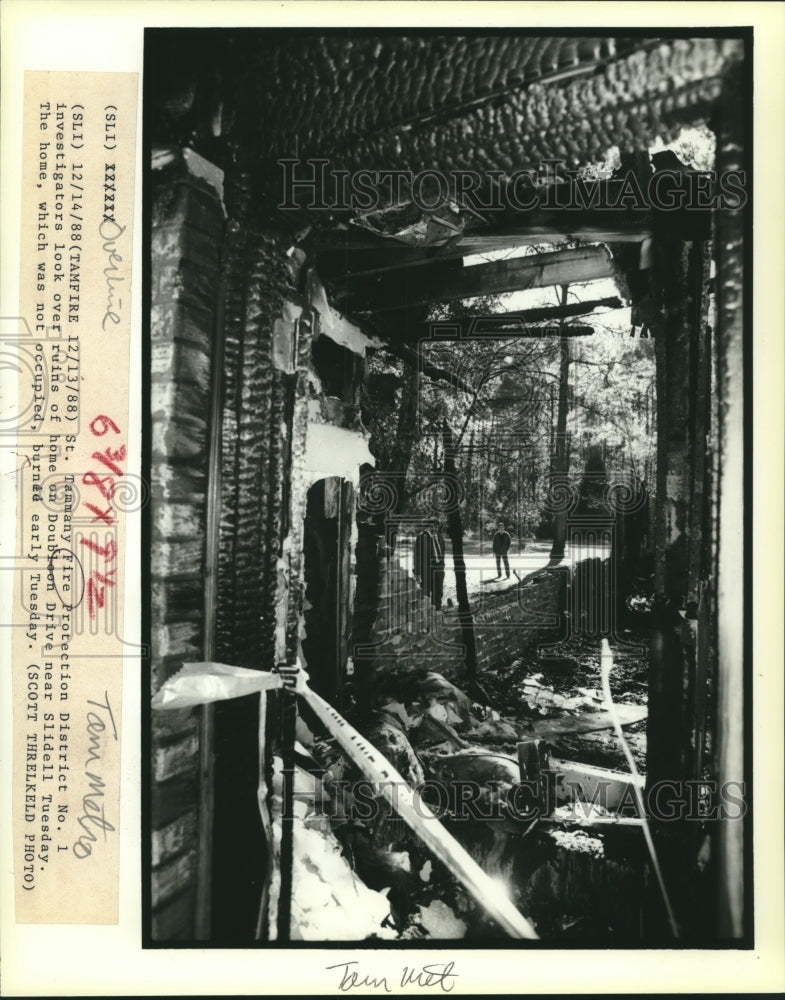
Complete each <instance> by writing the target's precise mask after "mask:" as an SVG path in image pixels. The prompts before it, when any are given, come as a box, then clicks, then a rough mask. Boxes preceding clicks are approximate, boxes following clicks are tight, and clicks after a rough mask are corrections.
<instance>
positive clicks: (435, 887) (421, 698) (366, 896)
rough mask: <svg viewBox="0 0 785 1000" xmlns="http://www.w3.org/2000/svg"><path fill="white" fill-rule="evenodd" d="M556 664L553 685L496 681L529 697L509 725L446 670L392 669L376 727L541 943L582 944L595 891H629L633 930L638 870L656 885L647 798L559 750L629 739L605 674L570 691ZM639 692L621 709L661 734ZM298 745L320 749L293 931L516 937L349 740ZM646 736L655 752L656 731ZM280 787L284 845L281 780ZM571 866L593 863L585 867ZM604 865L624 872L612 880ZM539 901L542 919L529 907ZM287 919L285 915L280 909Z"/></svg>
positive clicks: (307, 797)
mask: <svg viewBox="0 0 785 1000" xmlns="http://www.w3.org/2000/svg"><path fill="white" fill-rule="evenodd" d="M581 660H583V663H584V664H585V659H584V658H583V657H581ZM542 662H543V663H544V664H546V669H548V668H547V661H542ZM598 666H599V665H598ZM550 669H551V677H549V678H546V672H545V670H539V671H536V672H533V673H530V672H527V671H526V668H525V667H524V665H523V663H522V662H521V661H516V662H515V663H513V664H512V665H511V669H510V672H509V675H508V676H507V677H505V678H501V677H495V678H493V679H492V680H493V687H494V689H495V691H494V693H495V695H496V696H497V697H496V698H495V699H494V700H497V698H498V692H499V689H500V687H501V686H502V685H503V684H505V683H506V685H507V687H508V688H509V689H514V690H515V692H516V698H515V700H514V701H513V700H512V699H510V700H509V701H507V703H506V711H505V716H504V717H503V716H502V714H501V713H500V712H499V711H498V710H497V709H494V708H492V707H490V706H488V705H481V704H478V703H477V702H474V701H472V699H471V698H469V697H468V696H467V695H466V694H465V693H464V692H463V691H462V690H461V689H460V688H459V687H458V686H457V685H456V684H454V683H453V682H452V681H450V680H448V679H447V678H446V677H444V676H443V675H442V674H440V673H438V672H435V671H428V670H423V671H421V672H420V673H419V674H414V675H413V674H411V673H407V675H406V677H405V678H400V679H396V678H395V677H394V676H390V675H389V674H388V675H385V677H384V680H383V683H381V684H380V685H379V690H378V692H377V695H378V699H377V703H378V708H377V710H376V711H375V712H373V713H372V714H371V715H370V716H369V717H367V718H366V719H364V720H363V722H364V724H363V726H362V728H363V731H364V734H365V736H366V737H367V738H368V739H369V741H370V742H371V743H372V744H373V745H374V746H375V747H376V748H377V749H378V750H379V751H380V752H382V753H383V754H384V756H385V757H386V758H387V760H389V762H390V763H391V764H392V766H393V767H394V768H395V769H396V770H397V771H398V772H399V773H400V775H401V776H402V777H403V778H404V779H405V781H406V782H407V784H408V785H409V786H410V787H411V788H413V789H415V790H421V793H422V801H423V803H424V804H425V805H427V806H428V807H429V808H430V809H431V810H432V811H433V812H434V813H435V814H436V815H437V816H438V817H439V818H440V820H441V822H442V823H443V825H444V826H445V827H446V828H447V830H448V831H449V832H450V833H451V834H452V836H453V837H454V838H455V839H456V840H457V841H458V842H459V843H460V844H461V845H462V846H463V847H464V848H465V849H466V850H467V851H468V852H469V853H470V855H471V856H472V857H474V859H475V860H476V861H477V862H478V863H479V864H480V866H481V867H482V868H483V869H484V870H485V871H486V873H488V874H489V875H492V876H493V877H494V879H495V881H496V882H497V883H498V886H499V890H500V892H502V893H504V894H505V895H506V896H507V897H508V898H510V899H511V900H512V901H513V902H514V903H515V904H516V905H517V906H518V908H519V909H520V910H521V912H523V913H524V914H526V915H527V916H528V917H529V918H530V919H531V920H532V921H533V922H534V923H535V925H536V926H537V930H538V933H542V932H546V933H548V934H561V933H563V932H565V929H566V928H569V929H570V933H571V935H572V936H575V935H576V934H578V930H577V928H578V927H579V926H583V921H584V920H585V919H588V915H589V912H590V910H591V904H592V900H594V895H595V890H596V889H597V887H598V886H606V883H607V882H608V879H610V880H611V882H613V884H614V885H616V883H617V882H618V883H619V885H621V884H622V883H623V884H624V886H625V889H624V892H622V896H621V897H620V898H621V902H620V904H619V905H620V907H621V910H623V911H624V913H625V917H624V920H627V919H628V917H629V913H628V912H627V909H626V907H627V906H628V904H629V896H630V885H631V884H632V883H631V882H630V880H631V878H632V876H633V872H634V871H637V872H638V874H640V870H639V868H638V869H636V868H635V864H634V863H633V861H631V860H630V859H631V858H632V859H634V858H635V856H636V851H637V849H636V848H635V846H634V841H635V837H634V833H631V831H634V830H635V829H636V828H637V819H636V818H635V815H634V810H633V814H632V815H631V814H630V812H629V810H628V811H627V812H626V813H625V812H624V806H625V804H626V805H629V803H630V802H632V801H633V796H632V794H631V782H632V780H633V779H632V777H631V776H630V775H629V774H628V773H627V772H626V769H625V770H624V772H623V773H614V772H612V771H608V770H606V769H604V768H602V767H597V766H593V765H591V764H590V763H585V762H584V760H585V757H586V756H587V754H585V753H584V754H579V755H578V756H577V757H575V758H573V759H572V760H570V759H566V760H565V759H559V758H557V757H555V756H552V751H553V748H554V742H552V738H554V736H555V741H556V743H558V744H561V743H564V742H565V741H569V740H572V741H573V743H575V741H577V740H579V739H580V740H584V739H585V738H586V737H594V736H596V735H598V733H602V732H607V735H608V738H609V740H612V739H613V737H612V734H611V733H610V732H609V729H610V722H609V720H608V718H607V716H608V712H607V706H605V705H604V704H603V701H602V697H601V694H600V691H599V688H598V686H596V684H592V683H591V682H592V681H593V680H594V681H596V680H597V677H596V676H591V671H590V670H586V669H583V670H579V671H577V677H576V671H574V670H570V671H569V674H570V675H571V676H570V677H567V676H561V677H558V678H557V680H556V682H555V683H554V681H553V679H552V678H553V671H554V670H556V671H557V672H558V671H559V670H561V671H562V673H563V668H562V667H560V666H557V667H555V668H554V667H553V666H551V668H550ZM515 674H517V676H513V675H515ZM484 680H485V678H484ZM548 680H550V683H547V681H548ZM580 681H583V683H582V684H579V683H577V682H580ZM626 686H627V687H629V689H630V691H632V692H633V693H634V694H635V695H637V698H636V700H635V701H633V700H632V699H631V700H630V701H628V702H626V703H624V704H620V705H617V706H616V707H617V711H618V712H619V713H620V714H621V716H622V721H623V722H627V723H628V724H637V725H639V726H640V725H642V726H643V727H645V715H646V710H645V705H641V704H640V702H641V701H642V700H645V699H644V698H643V697H641V695H642V694H644V692H641V690H640V689H639V688H635V687H634V686H632V687H631V686H630V685H629V684H627V685H626ZM636 702H637V703H636ZM497 704H501V700H497ZM298 734H299V736H300V738H301V739H302V740H304V743H298V765H300V766H299V768H298V772H297V779H296V783H295V789H296V790H295V797H296V815H295V820H294V823H295V827H294V841H295V858H296V860H295V871H294V903H293V935H294V936H295V937H299V938H302V939H305V940H320V939H321V940H357V939H360V938H380V939H390V938H409V939H411V938H414V939H427V938H435V939H454V938H459V937H463V936H467V935H468V936H471V937H473V938H474V937H481V938H482V937H484V938H492V937H497V938H498V937H500V933H499V931H498V928H495V927H494V925H493V924H492V922H491V921H490V920H489V919H488V918H487V917H486V916H485V915H484V914H483V913H482V912H481V907H479V906H478V904H477V902H476V901H475V900H473V899H471V898H470V897H469V895H468V894H467V893H466V892H465V890H464V889H463V888H462V887H461V886H460V885H458V883H457V882H456V880H455V879H454V878H453V877H452V876H451V873H450V870H449V866H448V865H446V864H443V863H442V862H439V861H437V860H436V859H434V858H432V857H431V856H430V854H429V851H428V849H427V848H425V847H424V845H423V844H422V842H420V841H419V839H418V837H417V836H416V835H415V834H414V833H413V832H412V831H411V830H410V829H409V828H408V827H407V826H405V825H404V824H403V822H402V821H401V820H400V819H398V818H397V816H396V814H395V812H394V810H393V809H392V807H391V806H390V805H389V803H388V802H387V801H385V800H384V799H383V798H382V797H381V795H380V794H379V789H378V787H376V786H374V785H373V784H372V783H370V782H368V781H364V780H363V777H364V776H363V774H362V773H361V769H360V768H359V767H358V766H357V765H356V764H355V763H353V762H351V761H349V760H347V759H346V756H345V754H344V753H342V751H341V750H340V748H339V747H338V745H337V744H336V742H335V740H334V739H332V738H317V737H314V736H313V735H312V734H311V733H309V732H308V730H307V728H306V727H301V729H300V730H299V731H298ZM641 736H642V740H643V743H642V746H643V750H644V753H645V733H642V734H641ZM589 747H590V748H591V744H590V743H589ZM588 756H589V757H590V756H591V752H589V754H588ZM276 782H278V784H276V786H275V796H274V801H273V822H274V828H275V830H276V838H277V840H276V843H278V842H279V838H280V802H279V801H278V796H279V794H280V789H279V784H280V778H279V776H278V775H276ZM600 786H602V787H603V789H604V790H605V789H607V793H606V792H605V791H604V795H605V798H604V800H602V799H598V797H597V789H598V788H599V787H600ZM617 810H618V812H617ZM609 845H610V846H609ZM629 848H631V849H629ZM566 855H570V856H576V857H580V858H581V859H582V860H581V861H580V862H579V863H577V864H576V863H575V862H573V861H569V860H566V859H565V856H566ZM625 855H626V856H625ZM609 865H610V867H608V866H609ZM597 866H600V867H602V868H608V872H610V874H609V873H608V872H605V874H598V872H597V870H596V869H597ZM565 871H567V872H569V877H568V878H567V882H569V885H565V881H564V880H565V877H566V876H565V875H564V872H565ZM614 880H615V881H614ZM633 881H634V880H633ZM573 883H575V885H573ZM575 886H577V887H578V888H577V889H576V888H575ZM603 891H605V890H604V889H603ZM576 892H577V898H579V899H582V900H583V903H581V905H578V904H576V902H575V898H574V897H575V895H576ZM565 893H567V895H566V896H565ZM273 895H275V894H274V893H273ZM534 900H536V906H535V907H534V909H535V910H536V909H537V908H538V907H539V909H540V911H541V912H540V915H539V917H538V916H536V914H535V913H534V912H533V911H531V910H527V906H534V902H533V901H534ZM622 903H623V905H622ZM274 909H275V907H274V906H272V905H271V908H270V910H271V914H273V913H274ZM617 909H618V908H617ZM621 910H619V912H621ZM576 913H577V914H578V916H576ZM614 914H615V915H614ZM617 918H618V919H617ZM620 919H621V918H619V917H618V912H617V910H614V911H613V913H611V914H610V915H609V916H608V918H607V922H608V927H609V928H612V929H613V933H614V934H616V933H617V932H618V931H619V927H620V925H619V920H620ZM272 922H274V920H273V921H272ZM272 922H271V923H272ZM621 926H623V921H622V924H621ZM295 927H296V931H295V930H294V928H295Z"/></svg>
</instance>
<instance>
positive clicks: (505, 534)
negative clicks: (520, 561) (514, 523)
mask: <svg viewBox="0 0 785 1000" xmlns="http://www.w3.org/2000/svg"><path fill="white" fill-rule="evenodd" d="M511 542H512V539H511V538H510V533H509V531H506V530H505V527H504V521H499V524H498V527H497V530H496V533H495V534H494V536H493V554H494V555H495V556H496V579H497V580H501V578H502V559H503V560H504V569H505V570H506V572H507V579H508V580H509V579H510V560H509V559H508V558H507V553H508V552H509V551H510V543H511Z"/></svg>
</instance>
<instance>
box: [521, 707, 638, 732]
mask: <svg viewBox="0 0 785 1000" xmlns="http://www.w3.org/2000/svg"><path fill="white" fill-rule="evenodd" d="M616 715H617V716H618V718H619V723H620V724H621V725H622V726H631V725H632V724H633V723H634V722H641V721H642V720H643V719H645V718H646V716H647V715H648V710H647V708H646V706H645V705H616ZM601 729H613V717H612V716H611V713H610V712H606V711H600V712H583V713H582V714H581V715H562V716H559V717H557V718H551V719H539V720H538V721H536V722H532V723H531V729H530V730H528V731H527V732H526V736H534V737H536V738H537V739H548V738H549V737H554V736H566V735H567V734H568V733H594V732H597V731H598V730H601Z"/></svg>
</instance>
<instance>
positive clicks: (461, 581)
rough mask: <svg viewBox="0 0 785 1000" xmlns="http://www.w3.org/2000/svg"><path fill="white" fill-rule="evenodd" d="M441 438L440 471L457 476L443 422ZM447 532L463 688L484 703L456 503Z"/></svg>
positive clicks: (486, 700) (450, 438)
mask: <svg viewBox="0 0 785 1000" xmlns="http://www.w3.org/2000/svg"><path fill="white" fill-rule="evenodd" d="M443 441H444V471H445V473H446V474H447V475H448V476H457V470H456V466H455V443H454V440H453V435H452V431H451V430H450V428H449V427H448V425H447V423H446V422H445V424H444V430H443ZM447 533H448V534H449V536H450V542H451V543H452V558H453V567H454V570H455V596H456V598H457V601H458V621H459V623H460V626H461V638H462V639H463V644H464V648H465V650H466V681H467V690H468V691H469V692H470V693H471V694H472V695H473V696H474V697H479V700H481V701H482V702H483V703H484V704H486V705H487V704H489V703H490V699H489V698H488V695H487V693H486V692H485V691H484V690H483V689H482V687H481V686H480V685H479V683H478V681H477V642H476V638H475V634H474V617H473V616H472V609H471V605H470V604H469V592H468V590H467V587H466V562H465V560H464V558H463V519H462V518H461V510H460V507H459V505H458V504H456V505H455V506H454V507H453V508H452V509H451V510H450V512H449V514H448V515H447Z"/></svg>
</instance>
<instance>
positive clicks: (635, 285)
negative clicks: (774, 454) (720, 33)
mask: <svg viewBox="0 0 785 1000" xmlns="http://www.w3.org/2000/svg"><path fill="white" fill-rule="evenodd" d="M745 47H746V42H745V39H744V38H743V37H668V36H665V37H642V36H641V37H638V36H632V35H630V36H618V37H616V36H614V37H611V36H605V37H600V36H598V37H594V36H592V35H589V34H579V33H576V34H569V35H565V36H563V37H551V36H546V35H543V34H538V33H534V32H526V31H523V30H521V31H518V32H515V33H512V32H507V33H500V32H497V33H494V34H489V33H484V32H479V31H478V32H476V33H463V34H461V33H456V32H448V31H443V32H430V33H428V32H418V31H415V30H411V31H408V32H401V31H396V32H381V31H377V32H375V33H374V32H370V31H352V32H351V33H347V32H346V31H337V30H336V31H317V30H315V29H312V30H309V31H304V30H303V31H272V30H269V31H266V30H261V29H260V30H243V31H233V30H210V31H202V30H196V29H193V30H187V31H186V30H171V29H156V30H148V31H147V33H146V41H145V79H144V87H145V132H146V143H145V145H146V156H147V157H148V162H147V164H146V168H145V169H146V171H147V173H146V179H145V200H146V206H147V208H146V226H147V232H146V237H145V238H146V241H147V240H149V243H147V242H146V245H147V246H149V260H148V261H147V265H146V266H147V280H146V294H147V295H148V306H149V336H148V342H149V347H148V351H149V398H148V425H149V427H148V429H149V435H148V446H147V447H148V451H147V454H148V459H149V478H150V483H151V498H152V500H151V505H150V512H149V523H148V530H149V552H148V553H146V554H145V566H144V573H145V576H146V581H147V590H148V592H149V642H150V649H151V661H150V690H149V692H148V697H147V701H148V703H149V701H150V697H152V708H149V707H148V709H147V711H148V719H149V725H148V727H147V731H148V736H149V740H148V745H147V747H146V749H145V753H144V766H145V768H147V769H148V771H149V775H148V785H147V787H148V793H149V795H148V799H149V802H148V817H149V830H147V832H146V835H145V844H146V848H145V850H146V852H147V853H146V862H147V864H146V869H145V870H146V872H147V876H146V877H147V880H148V881H147V885H146V887H145V888H146V893H147V896H146V899H147V916H146V919H147V929H146V933H147V935H148V939H149V943H150V944H151V945H152V946H156V945H163V946H166V945H167V944H171V943H179V944H187V943H191V944H193V945H194V946H200V945H203V944H212V945H217V946H224V947H237V946H243V947H253V946H264V945H268V944H269V945H275V946H281V945H286V944H289V943H291V944H297V945H300V944H304V943H308V942H316V943H318V942H324V941H352V942H354V943H356V944H363V943H366V944H368V945H369V946H379V945H380V943H384V944H385V946H386V945H388V944H395V943H396V942H406V943H409V944H411V943H415V944H417V943H419V944H428V943H429V942H439V941H445V940H449V941H453V942H456V943H461V944H462V945H466V946H472V945H474V946H484V947H491V946H496V945H499V944H501V943H502V942H510V941H513V940H515V939H523V940H538V941H539V942H543V943H545V944H549V945H552V946H563V947H576V946H577V947H580V946H602V947H611V946H627V947H633V946H636V947H642V946H658V947H679V946H688V947H696V946H701V947H705V946H711V945H712V944H717V943H719V942H724V943H728V942H731V943H732V942H743V941H744V940H745V937H746V935H747V934H748V933H749V920H750V912H751V900H750V898H749V886H750V884H751V883H750V881H749V878H748V873H749V868H748V866H749V840H750V832H749V827H748V822H747V821H746V820H744V819H743V814H744V801H743V799H744V796H743V793H742V790H743V789H744V788H745V787H746V786H745V781H747V782H748V778H749V764H750V762H749V760H748V757H747V756H745V732H747V731H748V728H749V719H748V714H749V713H748V707H747V705H748V701H745V684H746V678H747V675H748V671H749V670H750V669H751V667H750V663H749V658H748V656H747V648H746V646H745V636H747V635H748V631H747V630H745V622H746V619H745V605H744V600H745V598H744V593H745V591H744V576H745V572H746V563H745V541H744V537H745V536H744V533H745V522H744V518H743V510H744V482H745V469H746V465H745V456H744V408H745V405H746V404H747V403H748V399H746V398H745V393H744V373H745V369H747V368H748V366H749V357H748V354H749V349H748V346H747V338H745V330H746V329H747V328H748V319H749V317H748V316H745V298H744V297H743V281H742V279H743V272H744V265H745V253H746V252H747V245H748V241H747V242H745V239H746V236H747V235H748V234H747V231H746V229H745V226H746V225H747V223H746V218H747V216H746V214H745V210H742V207H741V206H737V207H736V209H735V210H733V206H731V207H730V208H728V207H726V208H723V207H722V205H720V207H719V208H718V207H717V202H716V200H715V201H712V202H710V203H709V202H707V203H706V204H705V205H698V206H697V207H695V206H693V205H687V206H686V207H678V206H677V207H675V208H673V207H672V206H670V207H669V208H668V209H665V208H663V206H662V205H661V204H659V203H658V202H656V201H655V200H654V199H651V200H650V202H649V203H647V204H645V205H643V206H642V205H640V204H634V205H633V204H630V203H629V202H628V201H625V199H624V194H625V192H628V191H629V186H630V183H631V181H630V178H633V181H632V184H633V186H634V187H635V190H636V191H637V190H640V191H642V192H644V194H645V193H646V192H649V191H651V190H652V184H651V181H652V178H655V177H656V176H657V174H658V173H663V172H667V173H668V176H669V178H671V180H673V179H674V178H675V183H677V184H678V183H680V182H681V181H682V180H683V181H685V183H686V182H687V180H689V175H690V173H691V172H696V171H702V172H704V174H706V175H707V176H709V177H710V180H709V182H708V183H709V184H716V183H717V180H716V178H717V177H718V176H723V172H724V173H725V175H727V173H728V172H732V171H736V172H738V171H742V170H744V169H745V165H746V160H745V157H746V155H747V152H746V151H747V150H748V149H749V134H748V130H749V117H748V116H747V115H746V104H745V100H746V95H747V94H748V73H749V65H748V63H749V59H748V57H745ZM282 161H285V162H282ZM543 163H550V164H552V166H551V167H550V168H549V169H548V170H547V171H546V172H545V174H543V173H542V164H543ZM554 164H555V165H554ZM456 170H460V171H464V172H465V175H466V176H469V174H471V176H472V177H476V178H477V184H476V185H474V186H473V187H472V190H471V191H468V190H467V189H464V191H463V196H462V195H461V192H460V191H459V192H458V193H457V194H455V196H454V197H453V196H452V195H451V197H449V198H447V199H439V198H437V197H436V196H435V195H434V192H433V190H432V188H431V187H429V184H431V185H432V184H433V182H434V177H435V176H437V175H438V176H445V177H449V176H451V175H453V174H454V173H455V171H456ZM522 170H525V171H530V172H531V173H530V174H528V175H526V176H533V177H534V178H535V186H536V187H537V194H538V196H539V202H538V206H537V207H536V208H535V209H531V208H526V209H523V208H521V207H519V206H518V204H517V203H516V198H515V197H513V196H512V194H513V193H514V192H513V193H511V192H510V190H509V187H510V178H511V177H512V176H513V175H514V174H515V172H516V171H522ZM358 171H365V172H366V179H367V178H368V177H370V178H378V177H380V176H381V174H382V173H383V172H385V171H386V172H393V173H395V172H398V174H397V175H396V176H398V177H402V178H403V180H402V182H401V183H400V184H395V185H393V184H389V183H383V184H377V185H376V187H375V188H374V190H373V191H372V197H370V198H369V199H368V203H369V204H370V206H371V207H370V208H367V209H363V208H362V207H360V206H358V205H356V204H354V203H351V199H345V198H344V199H342V198H340V197H336V185H337V184H338V182H339V181H340V178H343V179H344V180H346V178H351V177H352V176H354V175H355V174H357V172H358ZM472 172H473V173H472ZM711 172H714V173H713V174H712V173H711ZM418 176H419V178H420V180H419V181H418V185H419V190H418V191H416V192H415V191H414V190H413V186H412V184H411V178H412V177H418ZM287 177H288V178H289V180H293V181H294V182H295V183H293V184H291V185H290V187H289V189H285V188H286V180H287ZM336 178H338V180H336ZM298 182H299V183H298ZM576 185H577V186H578V188H579V189H580V191H579V193H580V194H581V197H582V204H581V207H574V206H573V207H572V208H571V209H570V210H565V209H564V207H563V206H564V198H567V197H569V196H571V195H574V194H575V191H576ZM437 186H438V184H437ZM517 191H518V194H520V188H518V189H517ZM592 192H594V193H595V194H597V193H598V192H599V193H598V194H597V198H596V199H594V198H593V197H590V194H591V193H592ZM437 194H438V192H437ZM548 195H550V196H551V200H550V201H549V200H548ZM543 196H545V197H543ZM562 196H564V197H562ZM595 201H596V203H595ZM282 204H283V205H285V207H283V208H282V207H281V205H282ZM610 204H612V206H613V207H608V206H609V205H610ZM428 205H433V206H434V207H433V208H429V207H428ZM549 206H550V207H549ZM194 665H195V666H194ZM178 685H179V687H178Z"/></svg>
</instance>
